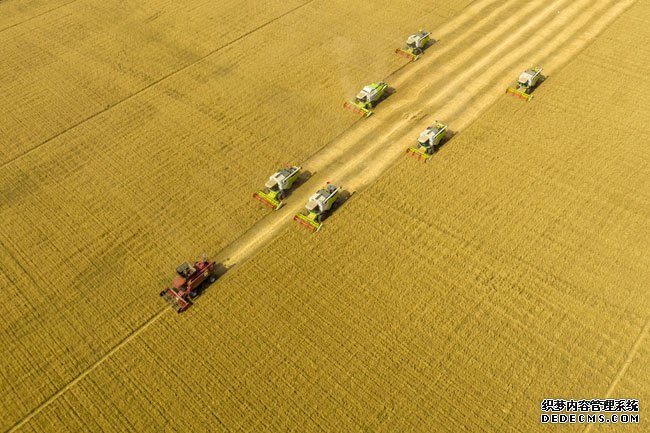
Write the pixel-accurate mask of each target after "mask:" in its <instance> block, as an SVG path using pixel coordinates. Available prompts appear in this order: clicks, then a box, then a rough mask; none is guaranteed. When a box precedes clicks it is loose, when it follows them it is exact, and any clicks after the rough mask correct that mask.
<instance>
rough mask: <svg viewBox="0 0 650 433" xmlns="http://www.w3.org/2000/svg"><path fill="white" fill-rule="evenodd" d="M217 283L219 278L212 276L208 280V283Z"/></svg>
mask: <svg viewBox="0 0 650 433" xmlns="http://www.w3.org/2000/svg"><path fill="white" fill-rule="evenodd" d="M215 281H217V277H215V276H214V275H210V277H209V278H208V283H210V284H212V283H214V282H215Z"/></svg>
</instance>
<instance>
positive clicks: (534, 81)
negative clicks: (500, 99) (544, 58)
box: [506, 66, 543, 102]
mask: <svg viewBox="0 0 650 433" xmlns="http://www.w3.org/2000/svg"><path fill="white" fill-rule="evenodd" d="M542 78H543V76H542V68H541V67H539V66H537V67H533V68H530V69H526V70H525V71H524V72H522V73H521V74H520V75H519V79H518V80H517V82H516V83H514V84H513V85H512V86H510V87H508V88H507V89H506V93H510V94H512V95H514V96H516V97H518V98H521V99H525V100H526V101H528V102H530V100H531V99H533V95H531V94H530V93H531V92H532V91H533V90H534V89H535V88H536V87H537V86H538V85H539V83H540V80H541V79H542Z"/></svg>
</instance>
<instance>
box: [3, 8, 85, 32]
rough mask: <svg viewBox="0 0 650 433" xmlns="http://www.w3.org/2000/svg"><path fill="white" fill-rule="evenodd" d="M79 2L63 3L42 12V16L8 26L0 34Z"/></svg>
mask: <svg viewBox="0 0 650 433" xmlns="http://www.w3.org/2000/svg"><path fill="white" fill-rule="evenodd" d="M77 1H78V0H72V1H69V2H67V3H63V4H61V5H58V6H55V7H53V8H52V9H48V10H46V11H44V12H41V13H40V14H36V15H34V16H32V17H29V18H27V19H24V20H22V21H20V22H18V23H15V24H12V25H10V26H7V27H5V28H2V29H0V33H2V32H4V31H5V30H9V29H11V28H14V27H16V26H20V25H22V24H25V23H27V22H30V21H32V20H35V19H37V18H40V17H42V16H43V15H47V14H49V13H50V12H54V11H55V10H58V9H61V8H63V7H65V6H68V5H70V4H72V3H76V2H77Z"/></svg>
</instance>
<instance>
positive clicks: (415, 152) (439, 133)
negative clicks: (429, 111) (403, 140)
mask: <svg viewBox="0 0 650 433" xmlns="http://www.w3.org/2000/svg"><path fill="white" fill-rule="evenodd" d="M446 136H447V125H446V124H444V123H442V122H438V121H437V120H436V121H435V122H434V124H433V125H431V126H429V127H428V128H427V129H425V130H424V131H422V132H421V133H420V136H419V137H418V144H417V145H416V146H415V147H410V148H408V149H406V153H407V154H409V155H411V156H416V157H417V158H418V159H424V162H427V161H428V160H429V158H431V155H433V152H435V151H436V149H437V148H438V146H440V144H441V143H442V140H444V139H445V137H446Z"/></svg>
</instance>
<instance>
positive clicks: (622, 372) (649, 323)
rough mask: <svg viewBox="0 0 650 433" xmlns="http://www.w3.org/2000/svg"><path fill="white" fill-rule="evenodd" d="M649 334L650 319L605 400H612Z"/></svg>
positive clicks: (585, 432)
mask: <svg viewBox="0 0 650 433" xmlns="http://www.w3.org/2000/svg"><path fill="white" fill-rule="evenodd" d="M648 333H650V318H648V320H646V322H645V326H644V327H643V328H642V329H641V332H640V333H639V336H638V337H637V338H636V340H635V341H634V344H633V345H632V348H630V351H629V352H628V354H627V356H626V357H625V361H624V362H623V365H621V368H620V369H619V370H618V372H617V373H616V376H614V379H613V380H612V383H611V384H610V385H609V388H608V389H607V394H605V397H604V398H605V399H608V398H613V394H614V390H615V389H616V387H617V386H618V384H619V382H620V381H621V379H623V376H625V373H626V372H627V369H628V368H629V367H630V364H632V360H633V359H634V357H635V356H636V354H637V353H638V352H639V348H640V347H641V344H642V343H643V340H644V339H645V338H646V336H647V335H648ZM593 426H594V424H587V426H586V427H585V429H584V430H583V431H582V432H583V433H589V432H590V431H591V429H592V428H593Z"/></svg>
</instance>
